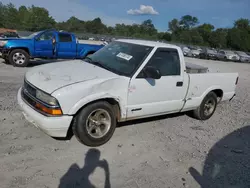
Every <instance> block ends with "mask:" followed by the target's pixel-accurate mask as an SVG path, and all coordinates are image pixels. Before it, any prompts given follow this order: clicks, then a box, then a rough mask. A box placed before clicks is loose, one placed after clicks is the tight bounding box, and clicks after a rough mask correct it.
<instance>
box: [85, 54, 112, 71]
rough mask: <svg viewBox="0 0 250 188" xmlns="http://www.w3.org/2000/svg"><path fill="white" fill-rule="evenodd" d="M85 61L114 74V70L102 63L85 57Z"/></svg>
mask: <svg viewBox="0 0 250 188" xmlns="http://www.w3.org/2000/svg"><path fill="white" fill-rule="evenodd" d="M83 60H85V61H87V62H88V63H91V64H94V65H97V66H98V67H101V68H104V69H106V70H108V71H111V72H113V70H112V69H111V68H109V67H107V66H105V65H103V64H102V63H101V62H100V61H94V60H93V59H91V58H90V57H85V58H84V59H83Z"/></svg>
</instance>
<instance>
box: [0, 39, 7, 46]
mask: <svg viewBox="0 0 250 188" xmlns="http://www.w3.org/2000/svg"><path fill="white" fill-rule="evenodd" d="M7 42H8V41H7V40H4V41H0V46H4V45H5V44H7Z"/></svg>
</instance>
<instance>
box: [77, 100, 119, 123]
mask: <svg viewBox="0 0 250 188" xmlns="http://www.w3.org/2000/svg"><path fill="white" fill-rule="evenodd" d="M99 101H105V102H108V103H109V104H110V105H111V106H112V108H113V109H114V112H115V114H116V119H117V121H119V120H120V118H121V109H120V105H119V103H118V102H117V101H116V100H115V99H114V98H103V99H98V100H94V101H91V102H89V103H87V104H85V105H84V106H83V107H81V108H80V109H79V110H78V111H77V112H76V114H78V113H79V112H80V111H81V110H82V109H83V108H84V107H86V106H87V105H90V104H93V103H96V102H99Z"/></svg>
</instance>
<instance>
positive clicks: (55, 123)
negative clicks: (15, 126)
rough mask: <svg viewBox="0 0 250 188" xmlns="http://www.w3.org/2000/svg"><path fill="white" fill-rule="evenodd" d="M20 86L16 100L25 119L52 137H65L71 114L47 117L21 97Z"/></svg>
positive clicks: (71, 117)
mask: <svg viewBox="0 0 250 188" xmlns="http://www.w3.org/2000/svg"><path fill="white" fill-rule="evenodd" d="M21 91H22V88H20V89H19V91H18V94H17V101H18V104H19V106H20V107H21V110H22V111H23V115H24V117H25V119H26V120H27V121H29V122H31V123H32V124H33V125H35V126H36V127H38V128H40V129H41V130H42V131H44V132H45V133H46V134H48V135H49V136H52V137H66V136H67V132H68V129H69V127H70V124H71V121H72V119H73V116H66V115H65V116H60V117H47V116H44V115H43V114H41V113H39V112H37V111H36V110H34V109H33V108H32V107H30V106H29V105H28V104H27V103H26V102H25V101H24V100H23V99H22V94H21Z"/></svg>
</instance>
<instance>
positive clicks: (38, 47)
mask: <svg viewBox="0 0 250 188" xmlns="http://www.w3.org/2000/svg"><path fill="white" fill-rule="evenodd" d="M53 36H54V32H53V31H47V32H44V33H42V34H41V35H40V36H39V37H38V38H36V39H35V45H34V46H35V57H53V44H52V38H53Z"/></svg>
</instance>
